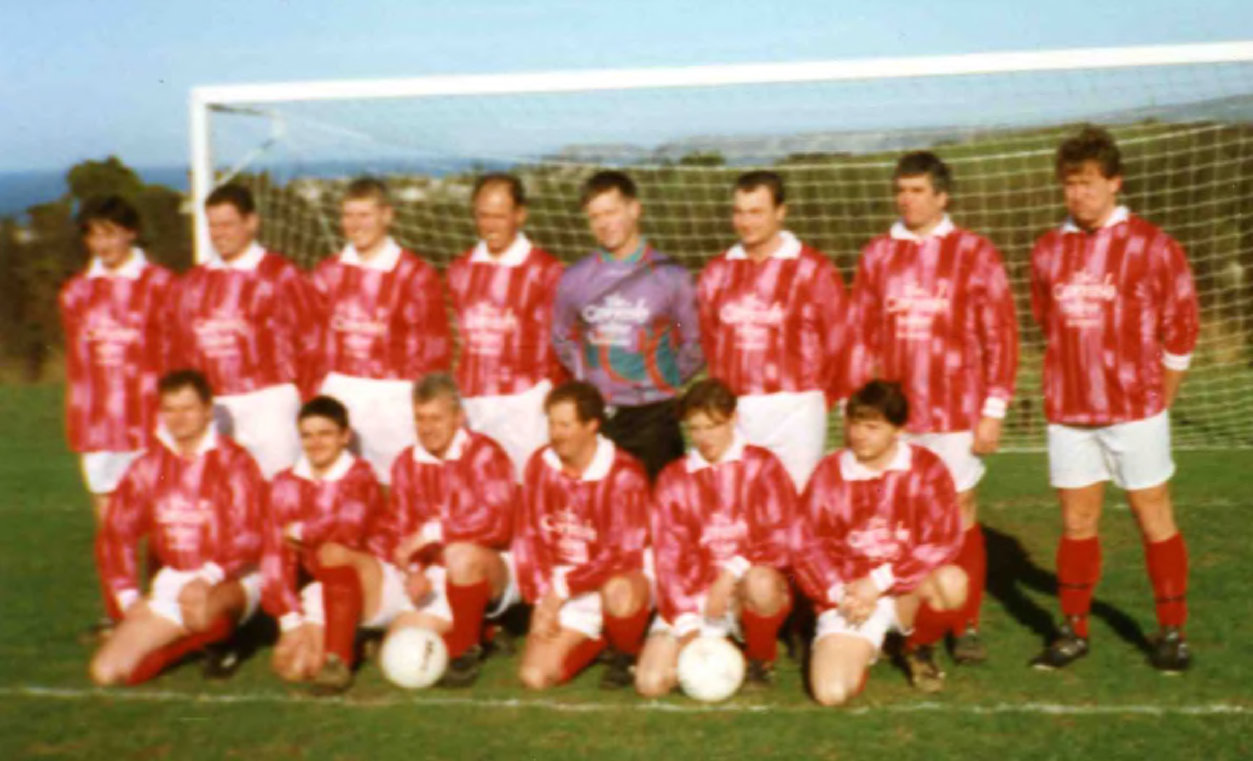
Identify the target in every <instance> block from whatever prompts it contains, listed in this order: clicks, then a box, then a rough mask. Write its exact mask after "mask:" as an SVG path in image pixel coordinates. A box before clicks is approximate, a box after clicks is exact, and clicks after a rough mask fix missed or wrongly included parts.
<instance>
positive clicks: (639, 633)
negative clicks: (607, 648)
mask: <svg viewBox="0 0 1253 761" xmlns="http://www.w3.org/2000/svg"><path fill="white" fill-rule="evenodd" d="M650 612H651V611H649V609H648V607H647V606H645V605H641V606H640V609H639V610H637V611H636V612H635V613H633V614H632V615H629V616H624V617H622V618H618V617H617V616H611V615H609V614H608V613H606V614H605V633H606V635H608V638H609V644H611V645H613V647H614V649H615V650H617V651H618V652H620V653H623V654H624V655H639V654H640V649H641V648H643V647H644V630H645V629H647V628H648V614H649V613H650Z"/></svg>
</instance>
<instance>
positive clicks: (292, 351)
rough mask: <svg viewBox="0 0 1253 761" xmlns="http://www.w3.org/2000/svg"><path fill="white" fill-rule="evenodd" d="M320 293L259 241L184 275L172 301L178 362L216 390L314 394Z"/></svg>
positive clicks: (173, 354)
mask: <svg viewBox="0 0 1253 761" xmlns="http://www.w3.org/2000/svg"><path fill="white" fill-rule="evenodd" d="M319 320H320V310H319V308H318V297H317V293H316V292H315V291H314V290H313V288H312V287H310V285H309V282H308V281H307V280H306V279H305V278H304V276H303V275H302V274H301V273H300V270H298V269H297V268H296V266H295V265H294V264H292V263H291V262H290V261H288V260H287V259H285V258H284V257H282V256H279V255H278V254H275V253H273V252H271V251H266V250H265V249H263V248H261V246H260V245H258V244H256V243H253V244H252V246H251V247H249V248H248V250H246V251H245V252H243V253H242V254H240V255H239V256H238V257H236V258H235V259H233V260H231V261H229V262H227V261H224V260H222V259H220V258H214V259H212V260H210V261H208V262H206V263H205V264H201V265H199V266H197V267H194V268H193V269H192V270H191V271H190V272H188V273H187V274H185V275H183V276H182V277H181V278H179V281H178V283H177V285H176V286H175V290H174V294H173V297H172V298H171V299H170V325H171V328H172V339H173V340H172V351H171V354H172V357H173V359H172V362H173V365H174V366H176V367H193V368H196V369H197V370H200V371H201V372H202V373H204V375H205V377H206V378H207V379H208V380H209V385H210V386H212V387H213V393H215V394H220V395H226V394H246V393H248V392H250V391H256V390H257V389H261V388H266V387H268V386H275V385H279V384H282V383H295V384H297V385H298V386H299V388H300V389H301V390H302V392H303V393H304V394H306V395H310V394H312V393H313V392H314V387H313V383H314V378H313V372H314V370H315V367H314V361H315V360H316V351H317V348H318V343H317V332H316V326H317V325H318V323H319Z"/></svg>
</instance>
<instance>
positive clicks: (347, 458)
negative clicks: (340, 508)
mask: <svg viewBox="0 0 1253 761" xmlns="http://www.w3.org/2000/svg"><path fill="white" fill-rule="evenodd" d="M356 462H357V458H356V457H353V456H352V453H351V452H349V451H348V450H347V449H345V450H344V451H342V452H340V453H339V457H337V458H336V459H335V462H333V463H331V467H329V468H327V470H326V472H325V473H323V474H322V477H321V478H319V477H317V476H315V475H314V474H313V464H312V463H310V462H309V458H308V457H306V456H305V455H303V454H302V455H300V459H299V460H297V461H296V466H295V467H293V468H292V473H293V474H294V475H297V476H299V477H300V478H303V479H305V480H306V481H320V482H322V483H327V482H330V481H338V480H340V479H341V478H343V477H344V476H346V475H348V471H350V470H352V466H353V464H354V463H356Z"/></svg>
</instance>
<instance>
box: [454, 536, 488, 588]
mask: <svg viewBox="0 0 1253 761" xmlns="http://www.w3.org/2000/svg"><path fill="white" fill-rule="evenodd" d="M444 570H446V571H447V572H448V580H449V581H451V582H452V583H454V584H474V583H476V582H479V581H482V580H483V579H484V577H485V574H484V569H483V558H482V551H481V550H480V548H479V547H477V546H475V545H473V544H467V543H465V542H457V543H454V544H450V545H448V546H447V547H445V548H444Z"/></svg>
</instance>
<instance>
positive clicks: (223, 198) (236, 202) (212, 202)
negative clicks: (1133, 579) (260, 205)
mask: <svg viewBox="0 0 1253 761" xmlns="http://www.w3.org/2000/svg"><path fill="white" fill-rule="evenodd" d="M226 204H230V205H231V206H234V207H235V211H237V212H239V213H240V215H241V216H245V217H246V216H248V215H249V214H256V213H257V202H256V200H255V199H254V198H253V197H252V191H251V190H249V189H248V188H246V187H244V186H243V185H238V184H236V183H233V182H230V183H227V184H225V185H222V186H221V187H218V188H214V189H213V192H212V193H210V194H209V197H208V198H206V199H204V207H205V208H206V209H208V208H210V207H213V206H224V205H226Z"/></svg>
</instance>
